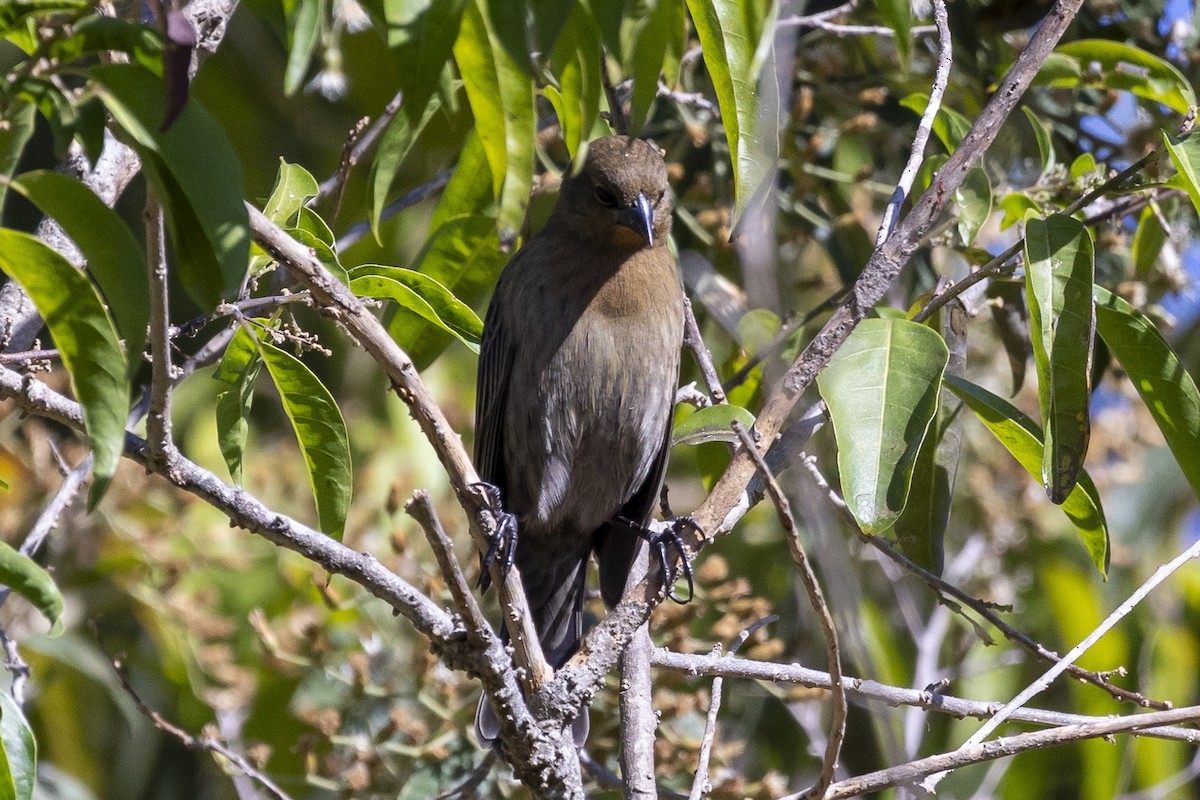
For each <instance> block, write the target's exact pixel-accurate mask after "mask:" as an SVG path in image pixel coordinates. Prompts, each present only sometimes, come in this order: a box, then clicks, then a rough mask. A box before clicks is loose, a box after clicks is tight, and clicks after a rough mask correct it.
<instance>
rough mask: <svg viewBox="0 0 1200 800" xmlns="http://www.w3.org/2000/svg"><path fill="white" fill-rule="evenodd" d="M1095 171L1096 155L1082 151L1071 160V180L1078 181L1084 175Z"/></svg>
mask: <svg viewBox="0 0 1200 800" xmlns="http://www.w3.org/2000/svg"><path fill="white" fill-rule="evenodd" d="M1095 171H1096V157H1095V156H1094V155H1092V154H1091V153H1083V154H1082V155H1079V156H1076V158H1075V160H1074V161H1072V162H1071V169H1070V170H1069V172H1070V175H1071V180H1073V181H1078V180H1079V179H1080V178H1082V177H1084V176H1085V175H1088V174H1089V173H1093V172H1095Z"/></svg>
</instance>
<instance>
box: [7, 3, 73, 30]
mask: <svg viewBox="0 0 1200 800" xmlns="http://www.w3.org/2000/svg"><path fill="white" fill-rule="evenodd" d="M89 5H90V3H89V2H88V0H17V2H11V1H10V2H6V3H4V4H2V5H0V33H3V32H5V31H7V30H9V29H10V28H12V27H13V26H14V25H16V24H17V23H19V22H21V21H22V20H24V19H25V18H26V17H29V16H34V15H41V14H57V13H59V12H62V11H66V12H70V11H86V10H87V8H88V6H89Z"/></svg>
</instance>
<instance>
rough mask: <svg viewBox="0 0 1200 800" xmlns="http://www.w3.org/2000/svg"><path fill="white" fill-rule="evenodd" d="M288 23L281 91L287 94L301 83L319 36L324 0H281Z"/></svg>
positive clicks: (291, 92)
mask: <svg viewBox="0 0 1200 800" xmlns="http://www.w3.org/2000/svg"><path fill="white" fill-rule="evenodd" d="M283 8H284V14H285V16H286V17H287V27H288V58H287V66H286V67H285V68H284V72H283V93H284V94H285V95H288V96H289V97H290V96H291V95H293V94H295V93H296V90H297V89H299V88H300V87H301V86H302V85H304V77H305V75H307V74H308V65H309V63H311V62H312V56H313V52H315V51H316V49H317V42H318V41H320V39H321V22H322V20H324V18H325V16H326V14H325V0H284V4H283Z"/></svg>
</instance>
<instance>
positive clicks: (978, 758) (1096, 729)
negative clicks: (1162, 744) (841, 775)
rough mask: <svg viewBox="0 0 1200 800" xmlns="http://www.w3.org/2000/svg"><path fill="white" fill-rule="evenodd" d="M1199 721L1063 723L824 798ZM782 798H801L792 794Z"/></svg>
mask: <svg viewBox="0 0 1200 800" xmlns="http://www.w3.org/2000/svg"><path fill="white" fill-rule="evenodd" d="M1198 720H1200V706H1187V707H1186V708H1175V709H1171V710H1169V711H1151V712H1149V713H1146V714H1131V715H1128V716H1124V717H1115V718H1111V719H1104V720H1098V721H1096V722H1089V723H1086V724H1082V725H1065V726H1063V727H1061V728H1052V729H1050V730H1045V731H1033V732H1031V733H1022V734H1018V735H1016V736H1008V737H1005V738H1002V739H995V740H993V741H990V742H983V743H982V744H976V745H972V746H971V747H970V748H968V749H966V750H955V751H954V752H953V753H942V754H940V755H936V756H930V757H929V758H922V759H918V760H916V761H910V762H909V763H907V764H900V765H899V766H895V767H889V768H888V769H884V770H879V771H878V772H872V773H869V774H867V775H861V776H859V777H857V778H850V779H849V780H844V781H839V782H838V783H835V784H834V785H833V786H831V787H829V791H827V792H826V793H825V798H824V800H840V799H841V798H850V797H859V796H861V795H865V794H870V793H872V792H878V791H880V790H882V789H887V788H890V787H893V786H911V785H912V784H914V783H916V782H917V781H919V780H921V778H923V777H925V776H927V775H932V774H934V773H937V772H944V771H947V770H954V769H958V768H960V767H965V766H969V765H971V764H982V763H984V762H987V761H993V760H995V759H997V758H1005V757H1007V756H1013V755H1017V754H1019V753H1028V752H1031V751H1034V750H1043V749H1045V748H1047V747H1057V746H1059V745H1064V744H1071V743H1073V742H1080V741H1084V740H1087V739H1098V738H1102V737H1108V736H1113V735H1115V734H1118V733H1135V732H1137V731H1140V730H1144V729H1145V728H1147V727H1151V726H1157V725H1178V724H1180V723H1184V722H1196V721H1198ZM782 800H800V795H798V794H793V795H788V796H787V797H784V798H782Z"/></svg>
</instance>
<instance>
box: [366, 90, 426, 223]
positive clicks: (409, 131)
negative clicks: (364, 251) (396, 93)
mask: <svg viewBox="0 0 1200 800" xmlns="http://www.w3.org/2000/svg"><path fill="white" fill-rule="evenodd" d="M439 108H441V102H440V101H439V100H438V99H437V98H434V99H433V100H432V101H430V103H429V104H428V105H427V106H426V108H425V113H424V114H422V115H421V117H420V119H418V120H417V121H416V122H415V123H414V122H413V121H412V120H410V119H409V117H408V115H407V114H397V115H396V116H394V117H393V118H392V121H391V122H389V123H388V126H387V128H386V129H385V130H384V132H383V136H381V137H380V140H379V150H378V152H377V153H376V154H375V161H374V162H373V163H372V164H371V230H372V231H373V232H374V233H375V236H376V238H378V237H379V220H380V217H381V215H382V214H383V208H384V206H386V205H387V201H388V196H389V195H390V194H391V191H392V184H394V183H395V181H396V175H397V174H398V173H399V172H400V167H401V166H403V165H404V160H405V159H406V158H408V154H409V153H410V152H411V151H412V147H413V145H414V144H415V143H416V141H417V137H418V136H420V135H421V132H422V131H423V130H425V126H426V125H427V124H429V120H430V118H432V117H433V115H434V114H435V113H437V110H438V109H439Z"/></svg>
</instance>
